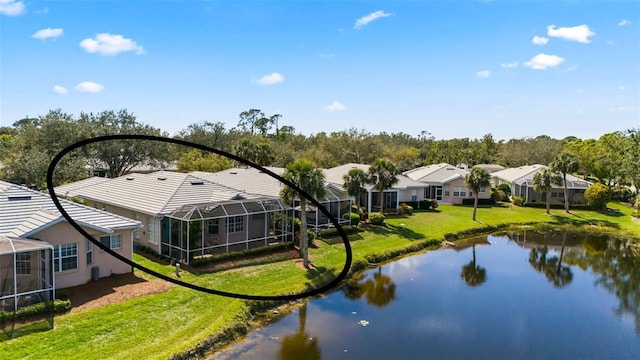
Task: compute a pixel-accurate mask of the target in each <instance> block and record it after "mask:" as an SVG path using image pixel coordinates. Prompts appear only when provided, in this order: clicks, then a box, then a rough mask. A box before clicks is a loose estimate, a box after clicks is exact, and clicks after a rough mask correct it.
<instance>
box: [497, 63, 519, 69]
mask: <svg viewBox="0 0 640 360" xmlns="http://www.w3.org/2000/svg"><path fill="white" fill-rule="evenodd" d="M517 66H518V62H517V61H514V62H511V63H506V64H500V67H501V68H503V69H513V68H514V67H517Z"/></svg>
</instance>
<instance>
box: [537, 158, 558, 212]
mask: <svg viewBox="0 0 640 360" xmlns="http://www.w3.org/2000/svg"><path fill="white" fill-rule="evenodd" d="M561 181H562V178H561V177H560V175H558V174H557V173H555V172H553V171H552V170H551V169H549V168H544V169H542V170H540V171H538V172H537V173H536V174H535V175H533V189H534V190H535V191H542V192H544V202H545V205H546V208H547V214H549V213H550V212H549V193H550V192H551V189H552V188H553V184H558V183H560V182H561Z"/></svg>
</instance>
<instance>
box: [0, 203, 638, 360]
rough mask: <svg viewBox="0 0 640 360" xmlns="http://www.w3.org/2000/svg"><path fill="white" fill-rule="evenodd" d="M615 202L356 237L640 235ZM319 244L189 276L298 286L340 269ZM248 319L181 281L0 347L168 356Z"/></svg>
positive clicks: (228, 287) (237, 285)
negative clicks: (591, 231)
mask: <svg viewBox="0 0 640 360" xmlns="http://www.w3.org/2000/svg"><path fill="white" fill-rule="evenodd" d="M609 207H610V208H611V209H612V211H610V212H608V213H598V212H593V211H586V210H575V211H572V213H571V214H565V213H564V211H562V210H552V214H551V215H547V214H545V213H544V209H531V208H520V207H513V208H509V207H493V208H479V209H478V214H477V219H478V221H472V220H471V212H472V210H473V209H472V208H470V207H460V206H447V205H441V206H440V207H438V209H437V210H438V211H435V212H433V211H432V212H418V213H416V214H415V215H413V216H410V217H391V218H388V219H387V221H386V222H387V224H388V226H387V227H386V228H382V227H368V228H367V230H365V231H364V232H361V233H358V234H355V235H352V236H351V237H350V239H351V246H352V249H353V256H354V260H361V261H362V260H365V261H366V259H369V258H370V257H371V256H374V255H377V254H383V253H389V252H392V253H393V252H394V251H401V250H403V249H405V248H407V247H412V246H415V245H416V244H420V243H427V242H428V241H429V240H437V241H440V240H442V239H444V238H445V236H449V235H447V234H454V233H458V232H461V231H465V230H469V229H483V228H487V227H488V226H497V225H500V224H507V223H509V224H531V223H560V224H564V223H570V224H576V225H587V226H588V227H590V228H597V229H613V230H615V231H616V232H619V233H622V234H626V235H629V236H632V235H633V236H635V237H637V236H638V234H640V223H638V222H633V221H632V220H631V218H630V216H629V214H630V213H631V209H629V208H627V207H624V206H622V205H619V204H613V203H611V204H609ZM317 243H318V244H319V246H318V247H317V248H313V249H311V250H310V258H311V261H312V262H313V263H314V264H315V265H316V266H317V269H316V270H312V271H305V270H301V269H300V268H299V267H297V266H296V265H295V263H294V261H292V260H286V261H280V262H274V263H270V264H262V265H254V266H244V267H241V268H237V269H232V270H226V271H220V272H216V273H212V274H203V275H194V274H189V273H187V272H186V271H184V272H183V277H182V279H183V280H185V281H188V282H193V283H196V284H199V285H203V286H208V287H212V288H215V289H218V290H224V291H230V292H242V293H247V294H254V295H277V294H284V293H291V292H296V293H297V292H300V291H302V290H304V289H305V287H306V286H308V285H310V284H313V283H314V282H317V281H318V279H322V280H323V281H324V280H325V279H326V277H327V276H332V274H334V273H337V272H339V271H340V270H341V268H342V266H343V264H344V259H345V254H344V245H342V244H340V243H338V244H335V245H328V244H326V243H323V242H317ZM394 254H395V253H394ZM134 258H135V261H136V262H138V263H141V264H143V265H145V266H147V267H149V268H152V269H153V270H156V271H159V272H162V273H165V274H167V275H171V274H172V273H173V268H172V267H171V266H166V265H159V264H157V263H154V262H152V261H150V260H148V259H146V258H144V257H141V256H138V255H135V256H134ZM137 273H138V274H142V273H141V272H137ZM143 276H146V275H143ZM323 277H325V278H323ZM248 321H249V314H248V305H247V303H245V302H244V301H242V300H235V299H229V298H224V297H220V296H214V295H208V294H204V293H200V292H196V291H193V290H189V289H185V288H183V287H179V286H175V287H173V288H171V289H170V290H169V291H167V292H165V293H160V294H154V295H148V296H144V297H139V298H136V299H132V300H129V301H125V302H121V303H118V304H113V305H108V306H104V307H101V308H96V309H91V310H87V311H82V312H76V313H73V314H66V315H62V316H57V317H56V318H55V328H54V329H53V330H46V331H45V330H43V329H37V328H36V329H35V330H31V331H24V332H23V333H24V335H22V336H20V337H17V338H14V339H7V336H6V334H5V333H0V354H2V358H5V357H6V358H31V359H41V358H48V359H61V358H64V359H74V358H79V359H98V358H100V359H105V358H111V359H141V358H145V359H147V358H158V359H159V358H168V357H169V356H171V355H172V354H176V353H180V352H183V351H185V350H188V349H191V348H193V347H194V346H196V344H198V343H200V342H201V341H203V340H205V339H207V338H208V337H209V336H211V335H213V334H218V333H221V332H222V331H223V330H224V329H226V328H230V327H237V326H238V325H239V324H245V323H247V322H248Z"/></svg>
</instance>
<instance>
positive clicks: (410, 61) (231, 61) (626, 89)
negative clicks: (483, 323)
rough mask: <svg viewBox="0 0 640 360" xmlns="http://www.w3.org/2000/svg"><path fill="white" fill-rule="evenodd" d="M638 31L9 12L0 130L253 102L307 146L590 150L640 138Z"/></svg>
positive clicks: (120, 7) (541, 23) (259, 15)
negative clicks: (462, 140)
mask: <svg viewBox="0 0 640 360" xmlns="http://www.w3.org/2000/svg"><path fill="white" fill-rule="evenodd" d="M639 26H640V2H638V1H615V2H613V1H606V2H605V1H535V2H534V1H448V2H445V1H386V2H374V1H281V2H274V1H116V0H112V1H26V0H22V1H16V0H0V126H9V125H11V124H12V123H13V122H14V121H16V120H18V119H21V118H23V117H24V116H38V115H43V114H46V113H47V112H48V110H50V109H57V108H60V109H62V110H63V111H65V112H67V113H71V114H74V115H76V116H77V115H79V114H80V112H81V111H84V112H99V111H103V110H112V109H121V108H126V109H128V110H129V111H131V112H133V113H134V114H135V115H136V116H137V117H138V120H140V121H142V122H145V123H149V124H151V125H154V126H156V127H159V128H161V129H163V130H166V131H168V132H169V133H171V134H174V133H176V132H177V131H179V130H181V129H184V128H186V127H187V126H188V125H189V124H191V123H194V122H201V121H205V120H206V121H221V122H224V123H225V124H226V126H227V128H231V127H233V126H235V125H237V122H238V114H239V113H240V112H242V111H245V110H248V109H250V108H258V109H261V110H263V111H264V112H265V113H266V114H267V115H272V114H276V113H278V114H282V115H283V117H282V119H281V121H280V124H281V125H290V126H293V127H295V129H296V132H298V133H302V134H305V135H309V134H314V133H318V132H321V131H325V132H332V131H341V130H347V129H349V128H358V129H365V130H366V131H369V132H372V133H378V132H382V131H385V132H404V133H407V134H411V135H414V136H417V135H418V134H419V133H420V132H421V131H427V132H429V133H431V134H432V135H433V136H434V137H435V138H437V139H448V138H454V137H470V138H481V137H482V136H483V135H484V134H487V133H492V134H493V135H494V137H495V138H497V139H510V138H520V137H533V136H537V135H540V134H545V135H550V136H552V137H556V138H563V137H565V136H570V135H572V136H578V137H581V138H597V137H599V136H600V135H602V134H604V133H608V132H612V131H617V130H625V129H629V128H632V127H640V28H639Z"/></svg>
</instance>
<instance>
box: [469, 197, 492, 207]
mask: <svg viewBox="0 0 640 360" xmlns="http://www.w3.org/2000/svg"><path fill="white" fill-rule="evenodd" d="M474 200H475V199H474V198H465V199H462V205H471V206H473V202H474ZM495 203H496V202H495V201H494V200H493V199H478V205H495Z"/></svg>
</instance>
